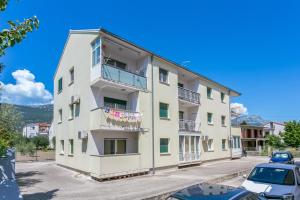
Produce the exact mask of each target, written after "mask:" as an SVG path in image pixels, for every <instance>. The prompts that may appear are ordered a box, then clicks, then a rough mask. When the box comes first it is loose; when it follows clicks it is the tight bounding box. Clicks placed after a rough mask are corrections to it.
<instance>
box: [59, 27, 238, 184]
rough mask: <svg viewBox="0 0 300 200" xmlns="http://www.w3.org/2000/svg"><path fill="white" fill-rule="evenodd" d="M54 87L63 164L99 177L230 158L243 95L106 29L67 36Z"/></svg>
mask: <svg viewBox="0 0 300 200" xmlns="http://www.w3.org/2000/svg"><path fill="white" fill-rule="evenodd" d="M54 88H55V93H54V121H53V130H54V132H55V135H56V140H57V141H56V161H57V163H58V164H60V165H63V166H66V167H69V168H72V169H75V170H80V171H83V172H86V173H88V174H90V175H91V176H92V177H95V178H98V179H102V178H108V177H113V176H119V175H124V174H135V173H144V172H148V171H150V170H151V169H160V168H167V167H178V166H181V165H188V164H197V163H200V162H203V161H209V160H215V159H224V158H230V157H232V152H233V151H232V148H231V146H232V145H230V141H232V140H231V139H232V136H233V135H232V134H231V133H232V131H231V124H230V109H229V105H230V98H231V97H232V96H239V93H238V92H235V91H233V90H231V89H229V88H227V87H225V86H223V85H221V84H219V83H216V82H215V81H212V80H210V79H208V78H206V77H204V76H202V75H200V74H197V73H194V72H191V71H190V70H188V69H186V68H183V67H182V66H179V65H177V64H176V63H173V62H171V61H168V60H166V59H164V58H162V57H160V56H158V55H156V54H154V53H152V52H150V51H148V50H145V49H143V48H141V47H138V46H136V45H135V44H132V43H130V42H128V41H126V40H124V39H122V38H120V37H118V36H116V35H114V34H112V33H110V32H108V31H106V30H104V29H100V30H79V31H70V33H69V36H68V39H67V42H66V45H65V48H64V51H63V53H62V56H61V59H60V61H59V64H58V68H57V71H56V73H55V77H54Z"/></svg>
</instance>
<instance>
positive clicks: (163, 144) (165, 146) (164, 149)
mask: <svg viewBox="0 0 300 200" xmlns="http://www.w3.org/2000/svg"><path fill="white" fill-rule="evenodd" d="M160 153H169V138H160Z"/></svg>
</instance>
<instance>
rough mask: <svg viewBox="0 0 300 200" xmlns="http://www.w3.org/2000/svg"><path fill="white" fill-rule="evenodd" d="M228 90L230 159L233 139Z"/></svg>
mask: <svg viewBox="0 0 300 200" xmlns="http://www.w3.org/2000/svg"><path fill="white" fill-rule="evenodd" d="M230 92H231V91H230V90H228V94H229V106H228V107H229V138H230V159H232V147H233V141H232V135H231V134H232V133H231V109H230V104H231V101H230V100H231V97H230Z"/></svg>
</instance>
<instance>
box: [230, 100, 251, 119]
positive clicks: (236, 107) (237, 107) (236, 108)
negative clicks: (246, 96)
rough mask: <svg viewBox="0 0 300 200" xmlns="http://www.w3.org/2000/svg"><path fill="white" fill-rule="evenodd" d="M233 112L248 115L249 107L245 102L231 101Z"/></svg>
mask: <svg viewBox="0 0 300 200" xmlns="http://www.w3.org/2000/svg"><path fill="white" fill-rule="evenodd" d="M230 107H231V113H232V114H233V115H238V116H239V115H247V114H248V109H247V108H246V107H245V106H244V104H241V103H231V104H230Z"/></svg>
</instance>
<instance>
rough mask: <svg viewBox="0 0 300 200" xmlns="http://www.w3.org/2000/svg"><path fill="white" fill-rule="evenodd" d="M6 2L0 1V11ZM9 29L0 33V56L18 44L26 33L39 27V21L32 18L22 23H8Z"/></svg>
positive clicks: (6, 0) (17, 21)
mask: <svg viewBox="0 0 300 200" xmlns="http://www.w3.org/2000/svg"><path fill="white" fill-rule="evenodd" d="M7 4H8V0H0V11H4V10H5V9H6V7H7ZM7 23H8V25H9V27H8V28H7V29H3V30H2V31H1V32H0V56H2V55H4V54H5V50H6V49H7V48H9V47H13V46H14V45H15V44H17V43H20V42H21V41H22V40H23V39H24V38H25V37H26V34H27V33H28V32H32V31H33V30H35V29H38V27H39V20H38V19H37V18H36V16H33V17H31V18H28V19H24V20H23V21H19V20H16V21H8V22H7Z"/></svg>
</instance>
